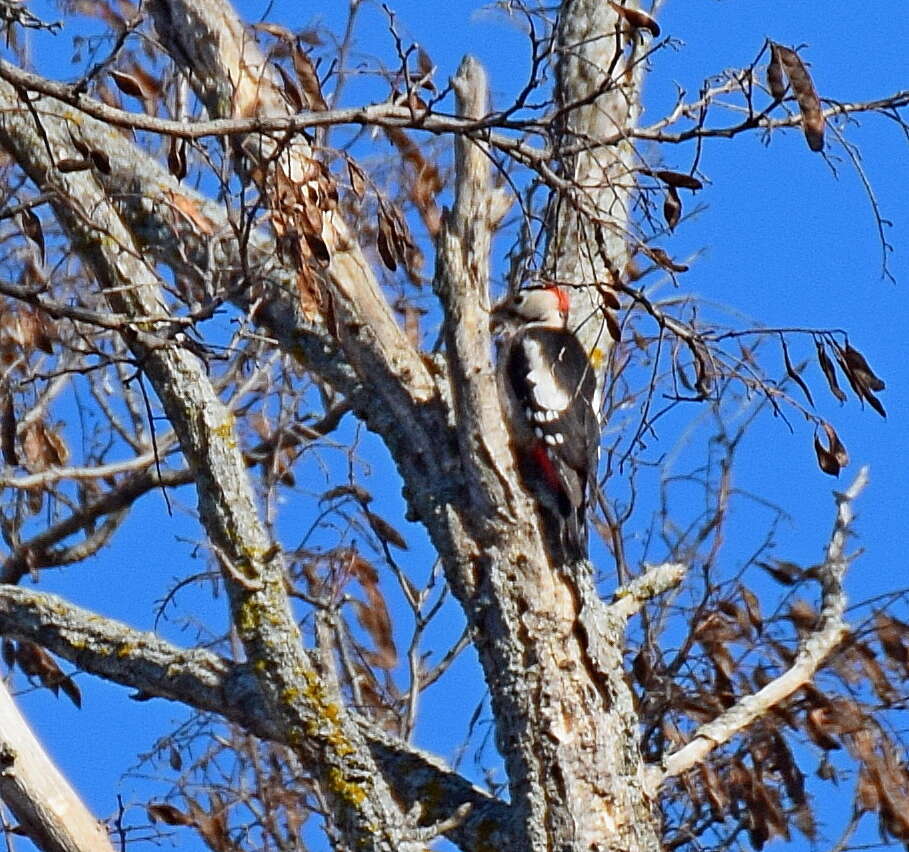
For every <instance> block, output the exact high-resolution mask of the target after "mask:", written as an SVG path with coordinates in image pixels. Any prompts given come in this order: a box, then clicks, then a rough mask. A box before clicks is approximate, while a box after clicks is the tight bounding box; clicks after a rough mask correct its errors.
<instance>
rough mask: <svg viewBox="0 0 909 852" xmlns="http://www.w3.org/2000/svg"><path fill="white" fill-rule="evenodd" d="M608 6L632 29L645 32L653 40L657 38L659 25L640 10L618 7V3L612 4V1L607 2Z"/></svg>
mask: <svg viewBox="0 0 909 852" xmlns="http://www.w3.org/2000/svg"><path fill="white" fill-rule="evenodd" d="M609 5H610V6H611V7H612V8H613V9H614V10H615V12H616V13H617V14H618V15H619V16H620V17H621V18H622V19H623V20H625V21H626V22H627V23H628V24H629V25H630V26H631V27H633V28H634V29H636V30H647V31H648V32H649V33H650V34H651V35H652V36H653V37H654V38H658V37H659V35H660V25H659V24H658V23H657V22H656V21H655V20H654V19H653V18H651V17H650V15H648V14H647V13H646V12H642V11H641V10H640V9H631V8H629V7H627V6H620V5H619V4H618V3H614V2H613V0H609Z"/></svg>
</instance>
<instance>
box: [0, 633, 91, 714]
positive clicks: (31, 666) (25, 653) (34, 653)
mask: <svg viewBox="0 0 909 852" xmlns="http://www.w3.org/2000/svg"><path fill="white" fill-rule="evenodd" d="M3 662H4V663H6V665H7V667H8V668H9V669H10V671H12V670H13V669H14V668H15V667H16V666H18V667H19V670H20V671H21V672H22V673H23V674H24V675H25V676H26V677H28V678H30V679H31V680H33V681H37V682H38V683H39V684H41V686H43V687H44V688H45V689H49V690H50V691H51V692H53V693H54V695H58V696H59V694H60V692H61V691H62V692H63V694H64V695H65V696H66V697H67V698H68V699H69V700H70V701H72V702H73V704H75V705H76V707H80V708H81V707H82V692H81V690H80V689H79V687H78V686H76V682H75V681H74V680H73V679H72V678H71V677H70V676H69V675H65V674H64V673H63V670H62V669H61V668H60V666H58V665H57V664H56V662H54V658H53V657H51V655H50V654H48V653H47V651H45V650H44V649H43V648H42V647H41V646H40V645H36V644H35V643H34V642H27V641H24V640H20V641H18V642H14V641H13V640H12V639H4V640H3Z"/></svg>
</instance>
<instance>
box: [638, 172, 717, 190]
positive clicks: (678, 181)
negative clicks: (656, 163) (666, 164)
mask: <svg viewBox="0 0 909 852" xmlns="http://www.w3.org/2000/svg"><path fill="white" fill-rule="evenodd" d="M645 174H652V175H653V177H655V178H658V179H659V180H661V181H663V183H665V184H668V185H669V186H673V187H678V188H679V189H691V190H695V191H696V190H698V189H703V188H704V184H702V183H701V182H700V181H699V180H698V179H697V178H696V177H693V176H692V175H687V174H685V173H684V172H671V171H667V170H666V169H660V171H658V172H646V173H645Z"/></svg>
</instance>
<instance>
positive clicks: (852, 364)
mask: <svg viewBox="0 0 909 852" xmlns="http://www.w3.org/2000/svg"><path fill="white" fill-rule="evenodd" d="M843 358H844V359H845V361H846V364H848V365H849V369H850V370H851V371H852V374H853V375H854V376H856V377H857V378H858V379H859V380H860V381H861V383H862V385H863V386H864V387H866V388H870V389H871V390H873V391H881V390H884V388H885V387H886V385H885V384H884V382H883V380H882V379H880V378H879V377H878V376H876V375H875V373H874V370H872V369H871V367H870V366H869V364H868V362H867V361H866V360H865V356H864V355H862V353H861V352H859V351H858V349H855V348H853V347H852V346H850V345H849V344H848V343H847V344H846V346H845V347H844V348H843Z"/></svg>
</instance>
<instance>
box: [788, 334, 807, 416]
mask: <svg viewBox="0 0 909 852" xmlns="http://www.w3.org/2000/svg"><path fill="white" fill-rule="evenodd" d="M780 343H781V344H782V346H783V363H784V364H785V365H786V375H788V376H789V378H790V379H792V381H794V382H795V383H796V384H797V385H798V386H799V387H800V388H801V389H802V393H804V394H805V396H806V397H807V398H808V403H809V404H810V405H814V399H813V398H812V397H811V391H810V390H808V385H807V384H805V380H804V379H803V378H802V377H801V376H800V375H799V374H798V371H797V370H796V369H795V367H793V366H792V361H791V360H790V359H789V347H788V346H786V338H784V337H783V335H782V334H781V335H780Z"/></svg>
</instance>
